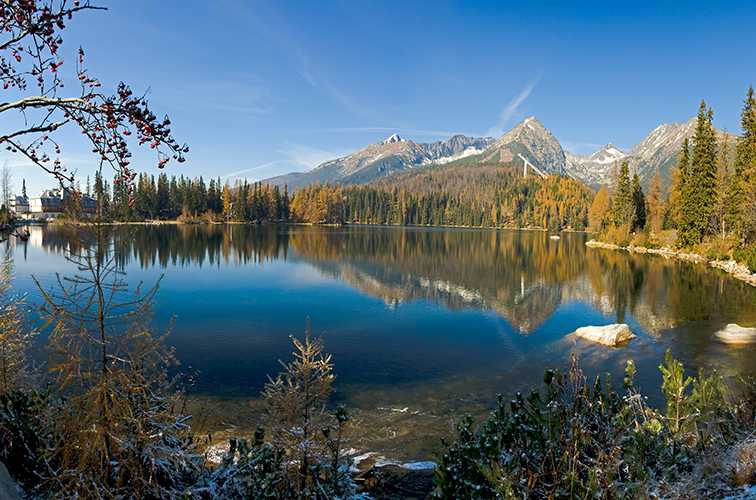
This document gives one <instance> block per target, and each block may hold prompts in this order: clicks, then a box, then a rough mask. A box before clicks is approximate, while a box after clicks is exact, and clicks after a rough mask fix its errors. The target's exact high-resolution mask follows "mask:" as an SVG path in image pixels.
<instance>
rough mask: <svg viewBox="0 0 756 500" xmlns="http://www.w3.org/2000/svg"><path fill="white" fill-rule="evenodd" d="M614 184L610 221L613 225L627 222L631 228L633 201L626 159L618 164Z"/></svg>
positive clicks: (633, 210) (633, 211) (632, 222)
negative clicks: (618, 167) (617, 172)
mask: <svg viewBox="0 0 756 500" xmlns="http://www.w3.org/2000/svg"><path fill="white" fill-rule="evenodd" d="M616 186H617V187H616V190H615V192H614V196H613V197H612V222H613V223H614V225H615V226H622V225H625V224H627V225H628V226H629V227H630V229H632V227H633V224H634V220H633V219H634V215H635V206H634V202H633V188H632V185H631V183H630V167H628V164H627V162H626V161H623V162H622V165H621V166H620V169H619V174H618V177H617V182H616Z"/></svg>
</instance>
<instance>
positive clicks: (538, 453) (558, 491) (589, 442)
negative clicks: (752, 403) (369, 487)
mask: <svg viewBox="0 0 756 500" xmlns="http://www.w3.org/2000/svg"><path fill="white" fill-rule="evenodd" d="M660 369H661V371H662V377H663V381H664V382H663V386H662V390H663V392H664V395H665V397H666V400H667V404H666V411H665V412H664V413H659V412H658V411H656V410H654V409H652V408H649V407H648V406H646V404H645V398H644V397H643V396H642V395H641V394H639V393H638V392H637V391H636V390H635V388H634V384H633V376H634V374H635V365H634V364H633V363H632V361H629V362H628V364H627V367H626V377H625V384H624V385H625V391H626V392H625V394H624V395H620V394H618V393H617V392H615V391H614V390H612V389H611V386H610V384H609V381H608V380H606V381H605V382H604V383H602V381H601V379H599V378H598V377H597V378H596V379H595V381H594V383H593V384H589V383H588V382H587V381H586V379H585V377H584V376H583V374H582V372H581V371H580V369H579V368H578V367H577V363H576V362H575V360H574V359H573V366H572V368H571V369H570V371H569V372H568V373H567V374H566V375H563V374H562V373H561V372H558V371H556V372H553V371H548V372H546V376H545V378H544V382H545V387H544V389H543V390H541V391H534V392H532V393H531V394H530V395H529V396H528V397H523V396H522V395H521V394H519V393H518V394H517V395H516V397H515V399H513V400H512V401H510V402H505V401H504V400H503V398H501V397H499V399H498V404H497V406H496V409H495V410H494V411H493V412H492V414H491V415H490V416H489V417H488V418H487V419H486V420H485V421H484V422H483V423H482V424H481V425H480V426H479V427H478V429H477V430H476V429H474V428H473V423H472V420H470V419H469V418H468V419H466V420H465V421H464V422H463V423H462V425H461V426H460V427H459V429H458V434H457V436H456V439H455V441H454V442H453V443H451V444H450V445H449V446H448V449H447V451H446V453H444V455H443V456H442V459H441V461H440V464H439V467H438V469H437V472H436V484H437V490H436V492H435V495H436V496H437V497H438V498H567V497H569V498H617V497H619V498H624V497H645V496H648V494H649V491H648V490H649V489H651V488H652V487H653V486H652V485H655V484H659V483H660V482H663V483H667V484H669V483H671V482H674V481H675V480H676V478H678V477H680V475H681V474H683V473H685V474H687V473H690V472H691V471H692V470H693V468H694V466H695V465H696V464H697V463H700V462H699V461H700V460H701V450H705V449H706V448H707V447H709V446H711V445H712V444H714V443H716V444H719V445H720V446H721V445H722V444H723V443H724V442H726V440H727V439H728V438H729V437H731V436H732V435H733V432H734V427H735V426H736V425H737V424H736V422H742V424H740V425H741V426H743V427H749V426H750V428H752V426H753V421H752V418H751V419H750V420H749V418H750V417H746V418H743V415H740V414H739V413H738V412H740V413H743V411H744V410H742V408H744V407H743V406H742V405H738V404H734V403H731V402H730V401H729V399H728V397H729V392H728V390H727V389H726V386H725V384H724V381H723V380H722V378H721V377H719V376H718V375H717V374H716V373H714V374H712V375H706V374H704V373H703V372H700V373H699V374H698V376H697V377H690V376H688V377H686V376H685V374H684V369H683V366H682V364H681V363H679V362H678V361H676V360H675V359H674V358H672V356H671V354H670V353H669V352H668V353H667V355H666V357H665V362H664V364H663V365H662V366H661V367H660ZM746 421H747V422H746Z"/></svg>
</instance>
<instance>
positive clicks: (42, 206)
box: [11, 189, 97, 219]
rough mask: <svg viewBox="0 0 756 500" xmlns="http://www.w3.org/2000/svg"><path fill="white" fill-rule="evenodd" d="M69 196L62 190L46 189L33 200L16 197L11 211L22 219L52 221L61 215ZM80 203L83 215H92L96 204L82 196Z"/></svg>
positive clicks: (89, 198)
mask: <svg viewBox="0 0 756 500" xmlns="http://www.w3.org/2000/svg"><path fill="white" fill-rule="evenodd" d="M69 196H70V193H68V191H65V190H63V189H48V190H46V191H43V192H42V194H41V195H40V196H37V197H33V198H26V197H24V196H16V197H15V198H14V201H12V202H11V210H13V211H14V212H15V213H16V215H17V216H18V217H20V218H22V219H54V218H56V217H60V216H61V215H63V212H64V211H65V201H66V200H67V199H68V197H69ZM80 203H81V211H82V213H83V214H85V215H89V214H93V213H94V212H95V209H96V208H97V202H96V201H95V200H94V199H93V198H92V197H90V196H86V195H82V196H81V202H80Z"/></svg>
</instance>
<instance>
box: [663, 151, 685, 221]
mask: <svg viewBox="0 0 756 500" xmlns="http://www.w3.org/2000/svg"><path fill="white" fill-rule="evenodd" d="M689 170H690V141H689V140H688V138H687V137H686V138H685V139H684V140H683V144H682V147H681V148H680V153H678V155H677V165H676V166H675V169H674V171H673V172H672V187H671V188H670V190H669V197H668V200H667V207H668V210H669V221H670V222H671V224H669V225H670V226H672V227H675V228H679V227H680V226H681V224H682V200H683V194H682V193H683V190H684V189H685V181H686V179H687V177H688V171H689Z"/></svg>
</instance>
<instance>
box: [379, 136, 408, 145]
mask: <svg viewBox="0 0 756 500" xmlns="http://www.w3.org/2000/svg"><path fill="white" fill-rule="evenodd" d="M402 141H403V139H402V138H401V137H399V134H391V137H389V138H387V139H385V140H384V141H383V142H382V143H381V144H393V143H395V142H402Z"/></svg>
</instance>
